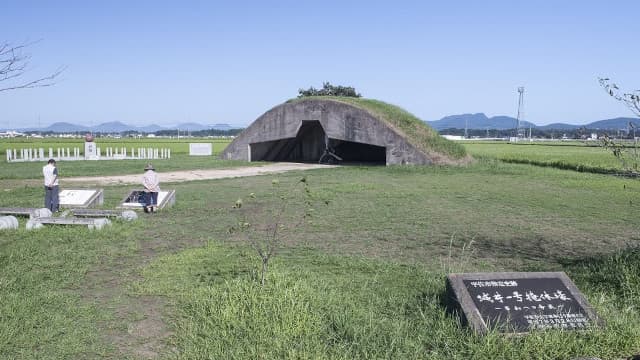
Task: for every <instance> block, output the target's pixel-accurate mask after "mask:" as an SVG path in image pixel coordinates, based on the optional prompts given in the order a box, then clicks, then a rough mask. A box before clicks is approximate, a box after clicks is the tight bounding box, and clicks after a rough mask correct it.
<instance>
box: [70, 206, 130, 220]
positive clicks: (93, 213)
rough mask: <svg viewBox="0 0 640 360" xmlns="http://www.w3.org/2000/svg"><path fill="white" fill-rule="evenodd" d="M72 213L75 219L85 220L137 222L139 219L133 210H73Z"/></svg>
mask: <svg viewBox="0 0 640 360" xmlns="http://www.w3.org/2000/svg"><path fill="white" fill-rule="evenodd" d="M71 213H72V214H73V216H75V217H85V218H96V217H98V218H100V217H103V218H110V217H113V218H118V219H124V220H127V221H131V220H135V219H137V218H138V214H136V212H135V211H133V210H100V209H71Z"/></svg>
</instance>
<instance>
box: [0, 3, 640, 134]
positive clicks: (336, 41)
mask: <svg viewBox="0 0 640 360" xmlns="http://www.w3.org/2000/svg"><path fill="white" fill-rule="evenodd" d="M639 10H640V1H615V2H604V1H597V2H595V1H594V2H589V1H580V2H578V1H535V2H534V1H530V2H517V1H489V0H487V1H455V2H444V1H443V2H429V1H401V0H399V1H375V0H369V1H333V0H327V1H315V2H304V1H172V2H163V1H115V0H114V1H101V2H97V1H95V2H94V1H64V0H61V1H29V0H23V1H14V0H5V1H3V5H2V10H1V11H0V42H8V43H11V44H20V43H24V42H29V41H34V40H40V41H38V42H37V43H36V44H34V45H32V46H31V47H30V48H29V52H30V53H31V55H32V60H31V64H30V68H31V69H30V71H29V72H28V73H27V74H26V75H25V77H24V79H25V80H27V79H29V78H35V77H38V76H40V75H46V74H48V73H50V72H53V71H55V69H57V68H58V67H59V66H66V67H67V68H66V70H65V72H64V73H63V75H62V76H61V78H60V79H59V81H58V83H57V84H56V85H55V86H53V87H47V88H37V89H26V90H16V91H5V92H0V109H2V111H0V127H16V128H18V127H23V126H38V125H40V126H46V125H49V124H51V123H54V122H58V121H67V122H72V123H78V124H85V125H98V124H100V123H103V122H107V121H121V122H124V123H127V124H133V125H147V124H152V123H154V124H159V125H174V124H178V123H184V122H199V123H202V124H216V123H229V124H234V125H238V126H246V125H248V124H249V123H251V122H252V121H253V120H255V119H256V118H257V117H258V116H260V115H261V114H262V113H264V112H265V111H267V110H268V109H270V108H271V107H273V106H275V105H277V104H280V103H282V102H284V101H286V100H287V99H289V98H292V97H295V96H296V95H297V90H298V89H299V88H307V87H309V86H315V87H320V86H322V82H323V81H329V82H331V83H333V84H336V85H349V86H354V87H355V88H356V89H357V90H358V91H359V92H361V93H362V94H363V95H364V96H365V97H367V98H375V99H379V100H383V101H386V102H389V103H392V104H396V105H399V106H401V107H403V108H405V109H406V110H408V111H410V112H412V113H414V114H415V115H417V116H418V117H420V118H422V119H424V120H437V119H440V118H441V117H443V116H447V115H453V114H462V113H476V112H484V113H486V114H487V115H488V116H494V115H509V116H514V117H515V115H516V113H517V100H518V93H517V87H518V86H524V87H525V88H526V91H525V120H528V121H532V122H534V123H536V124H540V125H542V124H548V123H552V122H568V123H574V124H582V123H588V122H591V121H595V120H600V119H604V118H612V117H618V116H629V117H631V116H633V114H632V113H631V112H629V111H628V110H627V109H626V108H625V107H624V105H623V104H621V103H618V102H616V101H615V100H613V99H612V98H610V97H608V96H607V95H606V94H605V93H604V90H602V89H601V88H600V87H599V85H598V82H597V77H598V76H607V77H611V78H612V79H614V80H616V82H617V83H618V84H619V85H620V86H621V87H622V88H624V89H628V90H634V89H639V88H640V61H639V59H640V56H639V55H640V46H638V45H637V37H638V35H639V31H638V25H637V19H636V18H635V17H637V14H638V13H640V11H639ZM0 85H2V83H1V82H0ZM0 87H1V86H0Z"/></svg>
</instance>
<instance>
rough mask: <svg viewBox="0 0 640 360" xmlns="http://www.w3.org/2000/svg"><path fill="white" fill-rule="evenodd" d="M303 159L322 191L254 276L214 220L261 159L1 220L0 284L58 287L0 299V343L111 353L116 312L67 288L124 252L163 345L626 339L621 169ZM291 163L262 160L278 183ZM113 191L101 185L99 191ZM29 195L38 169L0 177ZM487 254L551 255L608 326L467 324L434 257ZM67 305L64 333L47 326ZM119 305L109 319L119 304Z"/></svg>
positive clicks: (561, 346) (504, 349)
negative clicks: (26, 179) (135, 198)
mask: <svg viewBox="0 0 640 360" xmlns="http://www.w3.org/2000/svg"><path fill="white" fill-rule="evenodd" d="M304 174H305V175H306V176H307V179H308V181H309V184H310V186H311V188H312V190H313V191H314V192H315V193H316V194H317V195H318V196H319V197H321V198H323V199H327V200H329V205H328V206H319V207H317V208H315V211H314V216H313V218H312V220H313V223H312V224H309V226H307V227H300V228H299V229H298V230H299V231H297V232H296V233H295V234H294V236H292V237H289V238H287V239H286V241H284V242H283V243H282V244H281V247H280V249H279V252H278V253H277V255H276V257H275V258H274V259H273V260H272V261H273V262H272V264H271V270H270V272H269V274H268V278H267V285H266V287H265V288H261V287H260V286H259V285H258V281H257V280H256V279H257V278H258V271H259V265H260V260H259V257H258V256H257V254H255V253H254V251H253V250H252V249H251V248H249V247H247V246H246V244H245V243H243V242H240V241H239V240H238V239H236V238H234V237H231V236H230V235H229V234H228V231H227V230H228V229H229V227H230V226H231V225H232V224H234V222H235V221H237V217H236V216H235V215H234V213H233V209H232V208H231V206H232V205H233V204H234V203H235V201H236V200H237V199H238V197H246V196H247V195H248V194H250V193H254V194H255V196H256V197H257V198H258V199H263V200H262V201H263V202H262V203H261V205H262V206H265V207H269V206H278V204H280V202H279V200H277V199H272V200H269V198H268V197H265V198H263V197H262V195H264V194H266V193H268V192H269V191H270V189H271V186H272V184H271V183H272V179H273V177H272V176H258V177H252V178H240V179H223V180H215V181H195V182H189V183H179V184H166V185H165V187H167V188H175V189H176V191H177V194H178V195H177V199H178V202H177V203H176V205H175V206H174V207H173V208H171V209H169V210H166V211H163V212H160V213H158V214H155V215H154V216H146V217H144V218H143V219H142V220H141V221H138V222H134V223H124V224H116V225H115V226H114V227H112V228H109V229H106V230H104V231H101V232H89V231H88V230H86V229H75V230H74V229H69V228H59V229H44V231H43V232H34V233H26V231H25V230H20V231H18V232H1V233H0V236H1V237H0V267H1V268H0V287H2V288H1V289H0V294H3V296H11V297H13V298H14V299H25V298H26V299H28V298H29V297H30V296H32V294H36V293H42V294H46V293H55V294H57V295H59V296H60V297H61V299H60V300H59V301H49V302H48V301H45V300H42V301H38V302H37V305H36V306H29V305H28V302H25V301H23V302H20V301H17V300H13V301H11V302H8V301H2V303H11V304H13V305H12V307H11V308H9V309H7V310H6V311H2V312H0V314H1V315H0V329H3V331H4V332H3V331H0V334H1V335H0V344H3V345H2V346H0V348H2V349H3V350H4V353H1V352H0V355H2V356H0V357H6V358H41V357H42V356H39V355H42V354H46V353H47V352H49V353H51V354H53V355H51V358H56V355H57V356H58V358H65V357H67V358H82V357H89V358H91V357H111V358H117V357H118V353H117V352H116V350H114V349H113V344H109V343H106V344H105V343H102V342H101V341H99V340H97V339H101V338H102V335H103V333H104V329H103V328H102V327H101V325H100V322H101V321H100V320H101V319H109V318H111V317H114V316H116V314H114V313H113V310H112V309H109V308H104V307H98V306H96V305H95V304H92V303H91V302H90V301H83V300H82V299H83V294H86V290H84V289H83V288H81V287H80V286H78V285H77V284H82V283H83V280H84V281H87V273H88V272H90V271H92V270H95V269H100V268H104V266H105V265H107V266H109V264H114V265H113V267H115V266H116V265H115V264H119V265H118V266H122V265H121V264H123V263H125V264H127V263H128V264H130V265H129V266H134V267H135V266H136V264H138V266H140V275H141V276H142V278H141V279H124V280H123V281H124V282H125V283H124V284H123V285H124V286H128V287H129V289H130V290H129V291H130V294H131V295H132V296H135V295H157V296H163V297H166V298H168V299H169V302H170V306H169V307H168V309H167V311H168V313H167V317H166V318H165V319H166V321H167V322H168V324H169V326H170V328H171V329H172V333H173V335H172V336H171V337H170V338H169V339H168V344H167V347H166V349H167V352H166V353H165V354H163V357H165V358H185V359H187V358H189V359H191V358H195V359H199V358H336V359H346V358H425V359H451V358H453V359H467V358H477V359H495V358H501V359H521V358H536V359H570V358H574V357H577V356H587V355H589V356H599V357H601V358H603V359H609V358H623V357H626V356H629V355H631V354H634V353H639V352H640V325H639V324H640V322H639V321H638V320H640V319H638V311H637V310H638V306H639V305H640V303H639V301H640V300H638V299H640V298H639V297H638V296H637V295H638V292H639V291H640V289H639V286H640V284H639V282H638V281H637V278H638V275H640V274H639V273H638V265H637V264H638V263H639V262H638V260H640V259H638V256H639V254H640V252H639V251H637V250H636V249H637V242H638V240H640V237H639V236H638V230H639V226H638V224H637V222H636V221H635V213H637V211H638V206H640V195H638V194H640V192H639V191H638V190H640V184H639V183H638V182H637V181H636V180H633V179H624V178H617V177H611V176H605V175H596V174H588V173H577V172H572V171H563V170H557V169H552V168H540V167H532V166H528V165H519V164H506V163H503V162H500V161H495V160H483V161H480V162H478V163H476V164H474V165H472V166H469V167H466V168H451V167H348V168H336V169H322V170H314V171H309V172H305V173H304ZM302 175H303V173H300V172H294V173H288V174H283V175H279V176H278V178H279V179H280V183H281V184H282V186H284V187H288V186H289V185H291V184H294V183H295V182H296V181H298V180H299V178H300V177H301V176H302ZM6 182H8V181H6V180H5V182H0V185H4V184H5V183H6ZM291 188H292V189H293V186H291ZM5 189H6V188H5ZM122 191H123V190H122V189H121V188H119V187H107V188H105V207H106V208H109V207H113V206H114V205H115V204H116V203H117V201H118V200H120V199H121V198H122V196H123V194H122ZM300 195H301V194H300V193H298V192H296V191H292V192H291V193H290V194H289V196H290V197H291V198H292V199H301V197H300ZM40 197H41V189H40V187H37V188H36V187H29V186H25V187H22V188H19V189H18V188H12V189H11V190H10V191H2V192H0V203H2V204H6V203H8V202H11V203H20V204H21V205H22V206H29V204H30V203H31V202H34V205H32V206H36V205H39V203H40V201H41V198H40ZM297 215H299V214H296V213H287V217H286V219H289V220H291V219H294V217H295V216H297ZM262 220H263V221H269V219H262ZM22 226H24V222H23V223H22ZM32 234H34V235H32ZM28 236H34V240H29V239H28ZM58 239H63V240H58ZM88 239H89V240H88ZM152 242H153V243H155V244H162V246H159V247H157V248H156V252H157V253H158V254H159V255H161V256H159V257H158V258H156V260H155V261H152V262H151V263H147V262H146V260H145V259H143V258H141V257H142V254H141V252H140V251H139V248H141V247H143V245H144V244H149V243H152ZM185 246H187V247H189V248H188V249H186V250H180V249H182V248H184V247H185ZM176 251H177V252H176ZM62 253H65V255H64V256H62V257H61V255H60V254H62ZM32 254H35V255H32ZM123 259H126V260H123ZM40 264H42V265H40ZM43 269H47V270H49V271H43ZM504 270H509V271H556V270H560V271H566V272H567V273H568V274H569V276H570V277H571V278H573V279H574V280H575V281H576V283H577V285H578V287H579V288H580V289H581V290H582V291H583V292H584V293H585V295H586V296H587V298H588V299H589V301H590V302H591V303H592V305H594V306H595V307H596V310H597V311H598V313H599V314H600V315H601V316H602V317H603V318H604V319H605V321H606V322H607V326H606V327H605V328H603V329H593V330H590V331H587V332H580V333H576V332H562V331H548V332H539V333H533V334H531V335H528V336H525V337H518V338H512V337H505V336H503V335H500V334H496V333H493V334H490V335H489V336H487V337H478V336H476V335H474V334H473V333H471V332H470V331H469V330H468V329H467V328H465V327H462V326H461V325H460V324H459V320H458V317H457V316H454V315H451V314H447V313H446V311H445V309H444V307H443V306H442V304H441V300H442V297H443V293H444V289H445V283H444V278H445V276H446V274H447V273H448V272H472V271H504ZM67 273H69V275H68V276H66V277H64V276H65V274H67ZM46 276H51V279H49V278H47V277H46ZM23 278H26V279H28V281H25V282H23V281H22V279H23ZM21 284H24V285H21ZM7 294H9V295H7ZM36 298H37V297H36ZM74 305H77V306H74ZM0 306H3V305H0ZM35 308H38V309H40V311H39V312H38V311H35V310H34V309H35ZM6 314H9V315H6ZM46 314H55V317H56V318H57V319H59V320H58V321H59V322H57V323H52V325H51V328H46V329H47V330H49V331H51V332H53V333H55V334H56V336H54V337H43V336H42V333H41V332H40V331H41V329H40V328H39V327H38V326H22V327H21V326H20V324H22V323H27V324H39V323H41V322H43V321H44V320H47V319H48V318H47V317H46ZM76 321H77V322H78V324H79V325H78V331H79V332H82V334H80V335H76V334H75V333H73V332H70V331H68V332H67V331H58V332H55V331H54V328H55V329H65V327H64V325H58V324H69V323H74V322H76ZM121 321H123V322H125V324H124V325H123V328H124V329H125V330H124V331H125V332H126V328H127V326H126V321H130V319H122V320H121ZM96 323H97V324H96ZM43 326H48V325H46V324H45V325H43ZM18 332H19V333H20V334H21V337H20V338H19V339H20V341H18V340H15V339H14V337H15V336H16V335H15V334H17V333H18ZM103 341H104V339H103ZM67 344H68V345H67ZM34 349H35V350H34ZM3 350H0V351H3ZM73 354H75V355H73ZM86 354H89V355H86ZM91 354H94V355H95V354H98V355H95V356H91ZM43 357H46V356H43Z"/></svg>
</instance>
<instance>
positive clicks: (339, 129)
mask: <svg viewBox="0 0 640 360" xmlns="http://www.w3.org/2000/svg"><path fill="white" fill-rule="evenodd" d="M305 120H318V121H319V122H320V124H321V125H322V127H323V128H324V131H325V132H326V134H327V135H328V137H329V138H331V139H338V140H345V141H351V142H357V143H363V144H371V145H377V146H383V147H385V148H386V163H387V165H392V164H431V163H433V161H432V160H431V159H430V158H429V157H428V156H427V154H424V153H422V152H421V151H419V150H418V149H416V148H415V147H414V146H413V145H411V144H410V143H409V142H407V141H406V139H405V138H404V137H403V136H401V135H400V134H399V133H397V132H396V131H395V130H394V129H392V128H391V127H389V126H388V125H387V124H386V123H385V122H384V121H381V120H379V119H377V118H376V117H375V116H373V115H371V114H370V113H368V112H367V111H365V110H362V109H360V108H357V107H355V106H352V105H349V104H345V103H341V102H339V101H332V100H327V99H313V98H309V99H305V100H301V101H295V102H292V103H284V104H281V105H278V106H276V107H274V108H273V109H271V110H269V111H267V112H266V113H264V114H263V115H262V116H260V117H259V118H258V119H257V120H256V121H254V122H253V123H252V124H251V125H250V126H249V127H248V128H247V129H245V130H244V131H243V132H242V133H240V135H238V136H237V137H236V138H235V139H234V140H233V141H232V142H231V144H229V145H228V146H227V148H226V149H225V150H224V151H223V152H222V154H221V155H220V156H221V157H222V158H223V159H228V160H251V159H249V145H250V144H253V143H260V142H265V141H274V140H280V139H287V138H295V137H296V134H297V133H298V130H299V129H300V126H301V125H302V121H305Z"/></svg>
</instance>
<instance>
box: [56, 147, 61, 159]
mask: <svg viewBox="0 0 640 360" xmlns="http://www.w3.org/2000/svg"><path fill="white" fill-rule="evenodd" d="M56 150H57V151H58V159H60V148H57V149H56Z"/></svg>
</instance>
